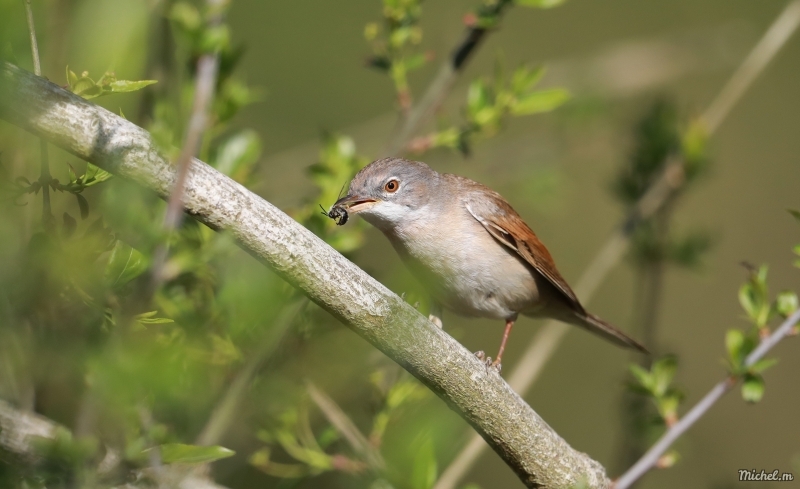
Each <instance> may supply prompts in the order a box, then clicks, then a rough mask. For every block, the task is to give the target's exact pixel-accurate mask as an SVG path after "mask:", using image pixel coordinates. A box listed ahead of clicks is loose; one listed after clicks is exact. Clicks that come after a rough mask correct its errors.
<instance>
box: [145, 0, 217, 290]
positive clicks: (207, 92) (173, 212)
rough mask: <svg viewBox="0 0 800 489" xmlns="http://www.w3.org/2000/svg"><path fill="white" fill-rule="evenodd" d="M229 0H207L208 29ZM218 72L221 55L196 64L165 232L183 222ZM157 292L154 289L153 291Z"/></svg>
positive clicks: (156, 264) (159, 265)
mask: <svg viewBox="0 0 800 489" xmlns="http://www.w3.org/2000/svg"><path fill="white" fill-rule="evenodd" d="M226 1H227V0H207V4H208V9H209V11H210V12H211V15H210V18H209V20H208V27H211V28H213V27H217V26H219V25H220V24H221V23H222V6H223V5H224V4H225V3H226ZM218 70H219V53H218V52H216V51H215V52H211V53H204V54H202V55H201V56H200V59H198V60H197V75H196V82H195V88H194V99H193V101H192V113H191V115H190V116H189V125H188V128H187V130H186V137H185V139H184V142H183V147H182V148H181V152H180V154H179V156H178V160H177V161H176V163H175V164H176V166H177V168H178V171H177V178H176V179H175V185H174V187H173V188H172V191H171V193H170V195H169V198H168V199H167V210H166V212H165V213H164V229H165V230H166V231H167V232H171V231H174V230H175V229H177V228H178V227H179V226H180V225H181V221H182V220H183V199H184V193H185V189H186V178H187V176H188V173H189V167H190V163H191V161H192V158H194V157H195V156H197V153H198V152H199V151H200V147H201V144H202V142H203V134H204V133H205V131H206V129H207V126H208V111H209V108H210V107H211V102H212V100H213V98H214V89H215V87H216V85H217V72H218ZM167 254H168V249H167V246H166V245H162V246H160V247H159V248H158V249H157V250H156V252H155V253H154V258H153V268H152V275H153V284H154V285H158V284H159V283H160V282H161V281H162V280H163V278H164V277H163V268H164V263H165V262H166V260H167ZM153 288H155V287H153Z"/></svg>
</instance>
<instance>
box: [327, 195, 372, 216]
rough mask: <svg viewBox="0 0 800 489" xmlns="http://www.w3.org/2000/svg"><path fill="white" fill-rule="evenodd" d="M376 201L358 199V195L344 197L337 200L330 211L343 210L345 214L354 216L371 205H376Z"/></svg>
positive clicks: (363, 198) (364, 198)
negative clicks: (348, 213)
mask: <svg viewBox="0 0 800 489" xmlns="http://www.w3.org/2000/svg"><path fill="white" fill-rule="evenodd" d="M377 203H378V201H377V200H375V199H369V198H366V197H359V196H358V195H346V196H344V197H342V198H341V199H339V200H337V201H336V203H335V204H333V207H331V209H336V208H339V209H344V210H346V211H347V212H350V213H353V214H356V213H358V212H360V211H363V210H366V209H369V208H370V207H372V206H373V205H375V204H377Z"/></svg>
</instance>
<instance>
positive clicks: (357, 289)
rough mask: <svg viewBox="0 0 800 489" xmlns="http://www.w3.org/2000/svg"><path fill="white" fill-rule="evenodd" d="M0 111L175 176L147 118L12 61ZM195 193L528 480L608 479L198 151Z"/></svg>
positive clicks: (152, 177) (90, 150)
mask: <svg viewBox="0 0 800 489" xmlns="http://www.w3.org/2000/svg"><path fill="white" fill-rule="evenodd" d="M0 118H3V119H5V120H7V121H9V122H11V123H13V124H16V125H18V126H20V127H23V128H24V129H26V130H28V131H30V132H32V133H34V134H36V135H38V136H40V137H43V138H45V139H47V140H48V141H50V142H51V143H52V144H55V145H57V146H59V147H61V148H63V149H65V150H66V151H69V152H70V153H72V154H74V155H75V156H77V157H79V158H82V159H85V160H87V161H90V162H92V163H93V164H95V165H98V166H100V167H102V168H104V169H106V170H108V171H110V172H113V173H116V174H117V175H119V176H121V177H124V178H127V179H130V180H132V181H134V182H137V183H139V184H140V185H142V186H144V187H146V188H148V189H150V190H152V191H154V192H155V193H157V194H158V195H159V196H161V197H162V198H166V197H167V196H168V195H169V194H170V191H171V189H172V186H173V184H174V182H175V179H176V175H175V169H174V167H173V166H172V165H170V163H169V161H168V160H166V159H165V158H164V157H163V156H162V155H161V154H160V153H159V151H158V149H157V148H156V146H155V144H154V143H153V141H152V139H151V137H150V135H149V134H148V133H147V132H146V131H145V130H144V129H142V128H140V127H138V126H136V125H134V124H133V123H131V122H129V121H127V120H125V119H123V118H121V117H118V116H117V115H115V114H113V113H111V112H109V111H107V110H105V109H103V108H101V107H98V106H96V105H93V104H91V103H90V102H88V101H86V100H83V99H81V98H80V97H78V96H76V95H74V94H71V93H69V92H67V91H65V90H63V89H61V88H59V87H58V86H56V85H54V84H52V83H50V82H48V81H47V80H44V79H42V78H39V77H37V76H34V75H33V74H31V73H28V72H25V71H23V70H20V69H19V68H17V67H15V66H13V65H11V64H8V63H4V64H3V65H2V71H0ZM184 205H185V207H186V211H187V212H188V213H189V214H190V215H191V216H193V217H195V218H196V219H197V220H199V221H200V222H202V223H204V224H206V225H208V226H209V227H211V228H212V229H216V230H226V231H227V232H229V233H230V234H232V235H233V236H234V237H235V238H236V239H237V241H238V243H239V245H240V246H241V247H242V248H243V249H244V250H245V251H247V252H248V253H250V254H251V255H253V256H254V257H255V258H257V259H258V260H259V261H261V262H263V263H264V264H266V265H268V266H269V267H271V268H272V269H273V270H274V271H275V272H276V273H278V274H279V275H281V276H282V277H283V278H284V279H286V280H287V281H289V282H290V283H291V284H292V285H294V286H295V287H297V288H299V289H300V290H302V291H303V292H304V293H305V294H306V295H307V296H308V297H309V298H310V299H311V300H313V301H314V302H316V303H317V304H318V305H320V306H321V307H322V308H324V309H326V310H327V311H328V312H330V313H331V314H332V315H333V316H335V317H336V318H338V319H339V320H341V321H342V322H343V323H345V324H346V325H347V326H348V327H349V328H351V329H352V330H353V331H354V332H356V333H357V334H359V335H360V336H362V337H363V338H364V339H366V340H367V341H369V342H370V343H372V344H373V345H374V346H376V347H377V348H379V349H380V350H381V351H383V352H384V353H385V354H386V355H388V356H389V357H390V358H392V359H393V360H394V361H396V362H397V363H398V364H400V365H401V366H403V368H405V369H406V370H408V371H409V372H410V373H411V374H412V375H414V376H415V377H417V378H418V379H419V380H420V381H421V382H423V383H424V384H425V385H426V386H428V387H429V388H430V389H431V390H432V391H433V392H435V393H436V394H437V395H438V396H439V397H441V398H442V399H443V400H444V401H445V402H446V403H447V404H448V405H449V406H450V407H451V408H452V409H453V410H454V411H456V412H457V413H458V414H459V415H460V416H461V417H462V418H464V419H465V420H466V421H467V422H468V423H470V424H471V425H472V426H473V427H474V428H475V429H476V430H477V431H478V433H480V434H481V436H483V438H484V439H485V440H486V441H487V442H488V443H489V445H490V446H491V447H492V448H493V449H494V450H495V451H496V452H497V453H498V454H499V455H500V456H501V457H502V458H503V460H504V461H505V462H506V463H507V464H508V465H509V466H510V467H511V468H512V469H513V470H514V471H515V473H516V474H517V476H518V477H519V478H520V479H521V480H522V481H523V482H524V483H525V484H526V485H527V486H528V487H542V488H561V487H569V486H573V485H575V484H577V483H578V482H579V481H582V480H583V481H585V482H586V484H587V486H588V487H591V488H606V487H608V485H609V480H608V478H607V477H606V475H605V471H604V469H603V467H602V466H601V465H600V464H599V463H598V462H596V461H594V460H592V459H591V458H589V457H588V456H587V455H586V454H583V453H581V452H578V451H576V450H575V449H573V448H572V447H570V446H569V444H567V442H566V441H564V440H563V439H562V438H561V437H560V436H558V434H557V433H556V432H555V431H553V429H552V428H551V427H550V426H549V425H548V424H547V423H546V422H545V421H544V420H543V419H542V418H541V417H539V415H538V414H536V413H535V412H534V411H533V409H531V407H530V406H528V404H526V403H525V401H523V400H522V398H521V397H520V396H519V395H517V394H516V393H515V392H514V390H513V389H512V388H511V387H510V386H509V385H508V384H507V383H506V382H505V381H504V380H503V379H502V378H501V377H500V376H499V375H498V374H497V373H496V372H495V371H494V370H490V369H486V367H485V365H483V364H482V363H481V362H480V361H479V360H478V359H477V358H475V356H474V355H473V354H472V353H471V352H469V351H468V350H467V349H466V348H464V347H463V346H461V345H460V344H459V343H458V342H457V341H456V340H455V339H453V338H452V337H450V336H448V335H447V334H446V333H444V332H443V331H442V330H440V329H439V328H437V327H435V326H434V325H433V324H432V323H431V322H430V321H428V320H427V318H425V317H423V316H422V315H421V314H420V313H419V312H418V311H417V310H416V309H414V308H413V307H412V306H410V305H409V304H406V303H405V302H404V301H403V300H402V299H401V298H400V297H398V296H397V295H395V294H393V293H392V292H391V291H390V290H389V289H387V288H386V287H385V286H383V285H382V284H380V283H379V282H377V281H376V280H375V279H373V278H372V277H370V276H369V275H367V274H366V273H365V272H364V271H363V270H361V269H360V268H358V267H357V266H355V265H354V264H353V263H351V262H350V261H348V260H347V259H346V258H344V257H343V256H342V255H340V254H339V253H337V252H336V251H335V250H334V249H333V248H331V247H330V246H328V245H327V244H325V243H324V242H323V241H322V240H321V239H319V238H318V237H317V236H315V235H314V234H313V233H311V231H309V230H308V229H306V228H304V227H303V226H301V225H300V224H298V223H297V222H295V221H294V220H292V219H291V218H290V217H289V216H287V215H286V214H284V213H283V212H281V211H280V210H279V209H277V208H276V207H274V206H273V205H271V204H270V203H268V202H266V201H265V200H263V199H261V198H260V197H258V196H257V195H255V194H253V193H251V192H250V191H248V190H247V189H246V188H244V187H243V186H242V185H240V184H238V183H236V182H235V181H234V180H232V179H230V178H228V177H227V176H225V175H223V174H222V173H220V172H218V171H217V170H215V169H214V168H211V167H210V166H208V165H206V164H205V163H203V162H201V161H198V160H194V161H193V162H192V165H191V168H190V169H189V172H188V176H187V180H186V192H185V195H184Z"/></svg>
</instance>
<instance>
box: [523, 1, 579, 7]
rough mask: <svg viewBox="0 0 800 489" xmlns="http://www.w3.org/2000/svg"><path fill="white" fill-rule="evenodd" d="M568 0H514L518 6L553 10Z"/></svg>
mask: <svg viewBox="0 0 800 489" xmlns="http://www.w3.org/2000/svg"><path fill="white" fill-rule="evenodd" d="M565 1H566V0H514V3H516V4H517V5H523V6H525V7H535V8H553V7H558V6H559V5H561V4H562V3H564V2H565Z"/></svg>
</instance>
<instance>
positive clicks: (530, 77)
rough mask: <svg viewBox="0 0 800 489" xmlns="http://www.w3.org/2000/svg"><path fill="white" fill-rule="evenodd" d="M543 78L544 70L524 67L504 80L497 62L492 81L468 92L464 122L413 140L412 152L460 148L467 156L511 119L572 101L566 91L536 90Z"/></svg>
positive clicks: (475, 83) (476, 83)
mask: <svg viewBox="0 0 800 489" xmlns="http://www.w3.org/2000/svg"><path fill="white" fill-rule="evenodd" d="M543 75H544V68H542V67H539V68H529V67H526V66H521V67H519V68H517V69H516V70H515V71H514V73H513V74H512V75H511V78H510V79H509V80H505V77H504V74H503V68H502V65H501V64H499V63H498V65H497V69H496V70H495V77H494V79H493V80H492V81H491V82H487V81H486V80H484V79H478V80H475V81H473V82H472V83H471V84H470V86H469V91H468V92H467V104H466V108H465V110H464V122H463V123H462V124H461V125H458V126H451V127H448V128H445V129H442V130H440V131H437V132H435V133H433V134H431V135H428V136H424V137H421V138H417V139H416V140H414V141H412V142H411V144H410V147H411V149H412V151H417V152H421V151H425V150H428V149H431V148H438V147H445V148H451V149H457V150H458V151H460V152H461V153H462V154H464V155H468V154H469V153H470V148H471V147H472V145H473V144H474V142H476V141H477V140H479V139H482V138H487V137H490V136H493V135H495V134H496V133H497V132H498V131H499V130H500V128H501V127H502V126H503V124H504V123H505V121H506V119H507V118H508V117H509V116H524V115H532V114H539V113H543V112H550V111H552V110H554V109H556V108H558V107H559V106H561V105H562V104H563V103H564V102H566V101H567V100H568V99H569V92H567V91H566V90H565V89H563V88H551V89H545V90H534V87H535V86H536V85H537V84H538V83H539V81H540V80H541V78H542V76H543Z"/></svg>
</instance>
